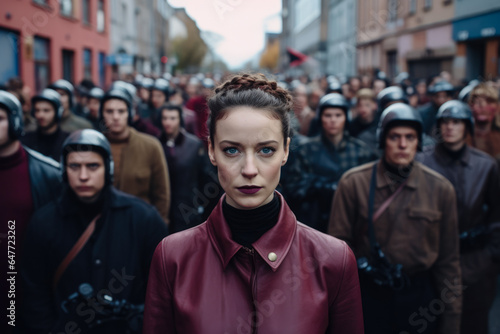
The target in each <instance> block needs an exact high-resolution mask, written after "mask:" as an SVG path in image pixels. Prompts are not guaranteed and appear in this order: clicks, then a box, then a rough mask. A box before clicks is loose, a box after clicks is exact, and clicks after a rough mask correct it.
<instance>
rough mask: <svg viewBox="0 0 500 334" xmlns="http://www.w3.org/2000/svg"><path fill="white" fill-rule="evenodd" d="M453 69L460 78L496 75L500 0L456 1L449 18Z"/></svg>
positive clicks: (498, 71)
mask: <svg viewBox="0 0 500 334" xmlns="http://www.w3.org/2000/svg"><path fill="white" fill-rule="evenodd" d="M453 39H454V40H455V41H456V43H457V55H456V59H455V64H454V65H455V70H456V72H457V73H458V74H459V75H460V77H462V78H466V79H468V80H471V79H477V78H480V79H491V78H495V77H500V67H499V65H498V62H499V61H500V2H499V1H495V0H474V1H465V0H457V1H456V4H455V18H454V21H453Z"/></svg>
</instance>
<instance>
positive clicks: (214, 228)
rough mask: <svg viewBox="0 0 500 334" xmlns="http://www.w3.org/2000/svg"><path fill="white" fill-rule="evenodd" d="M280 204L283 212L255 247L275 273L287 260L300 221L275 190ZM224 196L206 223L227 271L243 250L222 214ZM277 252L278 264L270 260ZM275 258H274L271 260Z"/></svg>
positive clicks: (255, 243) (211, 239)
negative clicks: (232, 235) (271, 254)
mask: <svg viewBox="0 0 500 334" xmlns="http://www.w3.org/2000/svg"><path fill="white" fill-rule="evenodd" d="M276 194H277V196H278V197H279V199H280V201H281V209H280V213H279V217H278V222H277V223H276V225H275V226H274V227H273V228H271V229H270V230H269V231H267V232H266V233H265V234H264V235H263V236H262V237H261V238H260V239H259V240H257V241H256V242H254V243H253V244H252V246H253V248H254V250H255V252H256V253H257V254H259V255H260V257H261V258H262V260H264V261H265V262H266V263H267V264H268V265H269V266H270V267H271V269H272V270H273V271H276V270H277V269H278V267H279V266H280V264H281V263H282V262H283V260H284V259H285V257H286V255H287V253H288V251H289V250H290V246H291V244H292V240H293V238H294V236H295V231H296V229H297V219H296V218H295V215H294V214H293V213H292V211H291V210H290V208H289V207H288V205H287V204H286V202H285V200H284V199H283V196H282V195H281V194H280V193H279V192H277V191H276ZM225 196H226V195H225V194H224V195H223V196H222V198H221V199H220V200H219V203H218V204H217V206H216V207H215V209H214V210H213V211H212V214H211V215H210V217H208V220H207V230H208V235H209V238H210V241H211V243H212V244H213V246H214V248H215V250H216V252H217V254H218V255H219V258H220V260H221V262H222V265H223V266H224V269H225V268H226V267H227V265H228V264H229V261H231V259H232V258H233V257H234V256H235V255H236V253H237V252H238V251H239V250H240V249H242V248H244V247H243V246H242V245H240V244H238V243H236V242H234V241H233V240H232V239H231V231H230V229H229V226H228V225H227V222H226V220H225V218H224V214H223V212H222V203H223V201H224V198H225ZM270 253H275V254H276V255H277V258H276V260H275V261H271V260H270V259H269V257H270V256H269V254H270ZM271 258H272V257H271Z"/></svg>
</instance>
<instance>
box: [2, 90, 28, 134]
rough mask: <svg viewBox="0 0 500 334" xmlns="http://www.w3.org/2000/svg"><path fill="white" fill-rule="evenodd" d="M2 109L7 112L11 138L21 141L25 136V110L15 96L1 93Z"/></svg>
mask: <svg viewBox="0 0 500 334" xmlns="http://www.w3.org/2000/svg"><path fill="white" fill-rule="evenodd" d="M0 107H1V108H3V109H5V111H6V112H7V118H8V120H9V138H11V139H19V138H20V137H21V136H23V135H24V122H23V108H22V107H21V103H20V102H19V100H18V99H17V97H16V96H15V95H14V94H11V93H9V92H5V91H0Z"/></svg>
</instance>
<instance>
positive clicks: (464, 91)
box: [458, 80, 479, 103]
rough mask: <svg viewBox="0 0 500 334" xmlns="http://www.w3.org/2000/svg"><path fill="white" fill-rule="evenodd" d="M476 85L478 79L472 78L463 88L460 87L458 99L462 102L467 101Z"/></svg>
mask: <svg viewBox="0 0 500 334" xmlns="http://www.w3.org/2000/svg"><path fill="white" fill-rule="evenodd" d="M477 85H479V81H478V80H472V81H471V82H469V84H468V85H467V86H465V87H464V88H462V90H461V91H460V93H458V99H459V100H460V101H462V102H464V103H468V102H469V96H470V93H471V92H472V90H473V89H474V88H475V87H476V86H477Z"/></svg>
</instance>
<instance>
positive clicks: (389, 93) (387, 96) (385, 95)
mask: <svg viewBox="0 0 500 334" xmlns="http://www.w3.org/2000/svg"><path fill="white" fill-rule="evenodd" d="M391 102H402V103H406V104H408V97H407V96H406V94H405V92H404V91H403V89H402V88H401V87H399V86H390V87H387V88H384V89H382V90H381V91H380V93H378V95H377V103H378V108H379V110H380V111H382V110H385V108H387V105H388V104H389V103H391Z"/></svg>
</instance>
